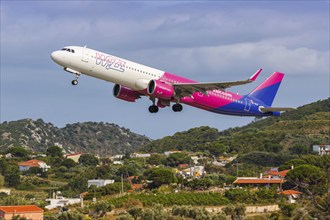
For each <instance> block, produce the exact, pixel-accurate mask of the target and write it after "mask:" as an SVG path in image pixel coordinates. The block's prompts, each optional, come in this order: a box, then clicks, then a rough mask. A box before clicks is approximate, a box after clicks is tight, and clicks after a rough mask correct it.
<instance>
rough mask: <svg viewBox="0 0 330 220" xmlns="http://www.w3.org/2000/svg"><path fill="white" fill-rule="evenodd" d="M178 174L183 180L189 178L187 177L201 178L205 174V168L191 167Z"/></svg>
mask: <svg viewBox="0 0 330 220" xmlns="http://www.w3.org/2000/svg"><path fill="white" fill-rule="evenodd" d="M178 173H179V174H181V175H182V176H183V178H189V177H194V178H201V177H202V176H203V175H204V174H205V168H204V166H193V167H189V168H187V169H184V170H181V171H178Z"/></svg>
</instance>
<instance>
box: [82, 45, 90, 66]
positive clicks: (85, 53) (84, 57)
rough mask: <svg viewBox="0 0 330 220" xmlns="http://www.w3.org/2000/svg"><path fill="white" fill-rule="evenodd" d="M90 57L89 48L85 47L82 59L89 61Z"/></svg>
mask: <svg viewBox="0 0 330 220" xmlns="http://www.w3.org/2000/svg"><path fill="white" fill-rule="evenodd" d="M88 58H89V49H87V48H86V47H84V49H83V51H82V57H81V61H83V62H86V63H88Z"/></svg>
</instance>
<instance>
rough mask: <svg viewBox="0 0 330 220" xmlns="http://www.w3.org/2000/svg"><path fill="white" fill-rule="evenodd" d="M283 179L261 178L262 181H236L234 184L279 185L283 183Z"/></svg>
mask: <svg viewBox="0 0 330 220" xmlns="http://www.w3.org/2000/svg"><path fill="white" fill-rule="evenodd" d="M283 182H284V180H283V179H269V178H262V179H245V178H244V179H236V180H235V181H234V184H280V183H283Z"/></svg>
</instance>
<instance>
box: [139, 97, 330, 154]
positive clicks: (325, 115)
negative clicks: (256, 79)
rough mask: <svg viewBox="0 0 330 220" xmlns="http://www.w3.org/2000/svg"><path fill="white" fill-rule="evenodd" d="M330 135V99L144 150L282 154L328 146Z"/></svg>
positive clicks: (194, 133)
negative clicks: (212, 149)
mask: <svg viewBox="0 0 330 220" xmlns="http://www.w3.org/2000/svg"><path fill="white" fill-rule="evenodd" d="M329 133H330V98H329V99H326V100H322V101H317V102H314V103H311V104H308V105H304V106H301V107H299V108H297V109H296V110H293V111H289V112H285V113H283V114H282V115H281V116H280V117H268V118H264V119H257V120H256V121H255V122H252V123H250V124H248V125H246V126H243V127H238V128H230V129H227V130H224V131H221V132H219V131H218V130H217V129H215V128H210V127H206V126H202V127H198V128H193V129H190V130H188V131H184V132H178V133H176V134H174V135H173V136H168V137H164V138H162V139H159V140H155V141H153V142H151V143H149V144H148V145H146V146H144V147H143V148H142V150H144V151H149V152H162V151H164V150H175V149H178V150H192V151H204V150H209V148H210V147H211V146H217V147H218V148H223V149H224V150H225V151H227V152H241V153H247V152H250V151H268V152H281V151H288V150H289V148H290V147H292V146H294V145H301V146H302V145H303V146H308V147H310V146H311V145H312V144H329Z"/></svg>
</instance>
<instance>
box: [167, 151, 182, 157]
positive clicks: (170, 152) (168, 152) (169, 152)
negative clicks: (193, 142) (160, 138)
mask: <svg viewBox="0 0 330 220" xmlns="http://www.w3.org/2000/svg"><path fill="white" fill-rule="evenodd" d="M174 153H181V151H180V150H171V151H165V152H164V154H165V155H166V156H169V155H170V154H174Z"/></svg>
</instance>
